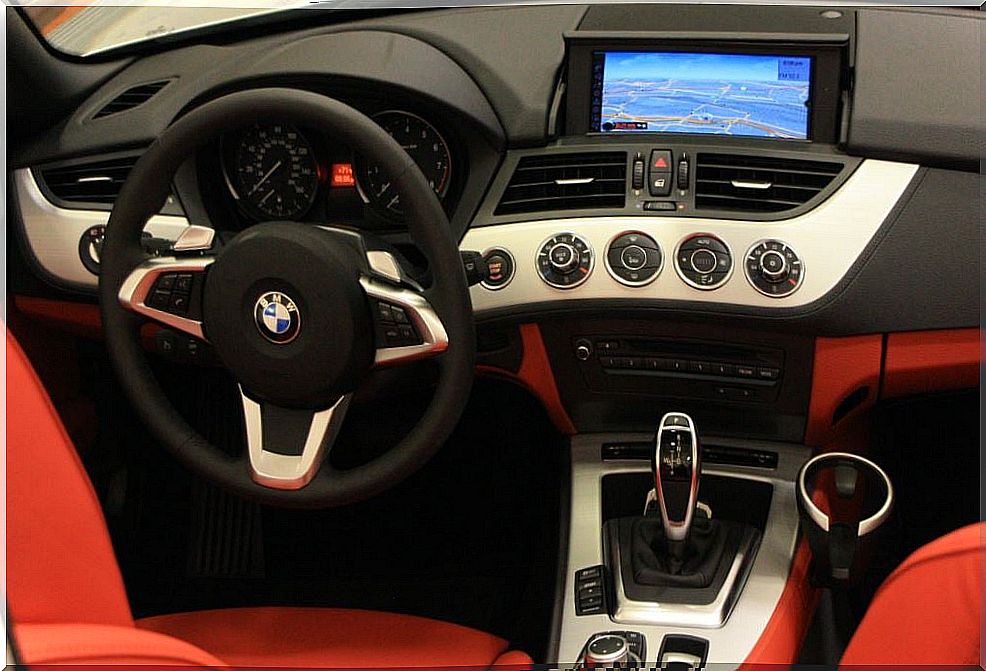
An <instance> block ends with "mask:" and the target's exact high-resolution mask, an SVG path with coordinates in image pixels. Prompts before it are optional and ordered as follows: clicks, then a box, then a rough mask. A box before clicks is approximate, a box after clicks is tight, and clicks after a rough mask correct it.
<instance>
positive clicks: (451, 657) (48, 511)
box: [5, 331, 531, 669]
mask: <svg viewBox="0 0 986 671" xmlns="http://www.w3.org/2000/svg"><path fill="white" fill-rule="evenodd" d="M6 351H7V362H6V365H7V565H6V568H7V574H6V576H5V577H6V584H7V604H8V612H9V614H10V619H11V622H12V623H13V633H14V643H15V645H16V648H17V652H18V653H19V656H20V661H21V662H23V663H26V664H29V665H32V666H38V665H46V664H51V665H66V664H73V665H102V666H107V667H109V666H113V665H121V664H122V665H137V664H140V665H154V666H159V667H168V666H172V667H179V666H213V667H216V666H247V667H252V666H263V667H285V666H286V667H294V668H298V667H322V668H342V667H348V668H354V667H359V668H381V667H389V668H401V667H403V668H412V667H430V668H436V667H443V666H460V667H461V666H465V667H470V668H474V669H487V668H490V667H491V666H497V667H499V666H501V665H508V666H515V667H516V668H526V667H527V666H529V665H530V664H531V659H530V657H528V656H527V655H526V654H524V653H520V652H508V651H507V642H506V641H504V640H503V639H501V638H498V637H496V636H492V635H490V634H485V633H483V632H479V631H475V630H473V629H468V628H466V627H461V626H458V625H454V624H449V623H445V622H438V621H435V620H428V619H425V618H420V617H412V616H408V615H396V614H391V613H377V612H370V611H361V610H341V609H328V608H326V609H319V608H240V609H230V610H214V611H204V612H196V613H182V614H177V615H166V616H161V617H153V618H148V619H144V620H139V621H137V622H136V623H135V622H134V620H133V618H132V616H131V613H130V607H129V605H128V602H127V597H126V592H125V590H124V585H123V579H122V577H121V575H120V570H119V567H118V566H117V563H116V558H115V556H114V554H113V547H112V545H111V543H110V538H109V533H108V531H107V529H106V524H105V521H104V519H103V515H102V510H101V508H100V506H99V501H98V500H97V498H96V494H95V492H94V491H93V489H92V485H91V483H90V482H89V480H88V478H87V477H86V474H85V470H84V469H83V467H82V463H81V461H80V460H79V457H78V454H77V453H76V451H75V448H74V447H73V446H72V444H71V442H70V441H69V439H68V436H67V434H66V433H65V430H64V428H63V427H62V424H61V422H60V421H59V419H58V416H57V415H56V414H55V411H54V409H53V407H52V405H51V402H50V400H49V398H48V395H47V393H46V392H45V390H44V388H43V386H42V385H41V382H40V380H39V379H38V377H37V376H36V375H35V373H34V370H33V369H32V368H31V365H30V363H29V362H28V360H27V358H26V357H25V356H24V353H23V352H22V351H21V349H20V347H19V346H18V345H17V343H16V342H15V341H14V339H13V336H12V335H11V334H10V332H9V331H8V333H7V350H6Z"/></svg>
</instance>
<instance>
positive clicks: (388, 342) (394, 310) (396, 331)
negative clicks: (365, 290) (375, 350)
mask: <svg viewBox="0 0 986 671" xmlns="http://www.w3.org/2000/svg"><path fill="white" fill-rule="evenodd" d="M376 314H377V329H376V331H377V342H378V343H379V346H380V347H410V346H412V345H420V344H421V336H419V335H418V332H417V330H416V329H415V328H414V324H412V323H411V319H410V318H409V317H408V315H407V312H406V311H405V310H404V308H402V307H399V306H397V305H392V304H390V303H386V302H384V301H376Z"/></svg>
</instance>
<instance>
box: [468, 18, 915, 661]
mask: <svg viewBox="0 0 986 671" xmlns="http://www.w3.org/2000/svg"><path fill="white" fill-rule="evenodd" d="M662 11H663V10H662V9H660V8H655V9H654V10H653V11H652V12H651V11H648V12H645V13H644V15H646V16H647V17H649V18H648V19H647V21H645V24H646V25H644V26H641V27H640V28H637V27H631V26H627V25H625V24H620V27H619V28H618V29H615V28H614V30H617V32H607V31H606V28H605V25H594V26H593V27H592V28H587V27H585V26H580V28H579V30H576V31H573V32H570V33H568V34H566V36H565V37H566V45H567V49H566V52H567V60H566V71H565V73H564V74H565V76H564V78H563V80H564V81H563V85H562V86H559V89H558V95H557V96H556V99H555V101H554V105H553V108H552V111H551V117H550V119H549V121H548V125H549V128H550V129H551V130H552V131H553V132H554V134H555V137H554V139H553V140H552V141H551V142H550V143H549V144H548V145H547V146H545V147H536V148H526V149H513V150H511V151H509V152H508V153H507V155H506V157H505V160H504V163H503V166H502V168H501V170H500V172H499V174H498V176H497V178H496V180H495V181H494V183H493V184H492V186H491V188H490V190H489V193H488V195H487V198H486V200H485V201H484V203H483V205H482V206H481V207H480V209H479V211H478V212H477V214H476V216H475V218H474V220H473V223H472V225H471V227H470V229H469V230H468V231H467V233H466V236H465V237H464V239H463V240H462V243H461V248H462V249H464V250H475V254H476V256H477V258H481V259H482V260H483V262H484V263H485V264H486V266H487V270H488V273H487V275H488V278H489V279H488V280H486V281H485V282H484V283H482V284H480V285H478V286H474V287H473V288H472V290H471V298H472V303H473V307H474V310H475V314H476V316H477V319H478V321H479V322H480V333H481V336H483V335H485V336H486V337H485V340H488V341H490V342H494V343H496V342H499V343H500V345H498V347H499V351H500V353H497V352H496V351H492V350H496V347H494V348H491V352H487V351H486V350H484V348H483V347H481V348H480V355H481V357H489V358H484V359H482V361H483V362H484V363H486V364H488V365H491V366H492V367H498V368H500V369H503V370H509V371H510V372H512V373H517V374H518V375H519V376H523V374H526V375H528V376H529V377H528V378H527V379H525V382H526V383H527V384H528V386H529V387H532V388H537V387H538V384H540V382H541V381H540V380H534V379H532V378H533V377H539V376H550V377H551V378H552V379H551V380H550V382H546V383H545V386H547V387H549V389H548V391H547V392H545V396H544V398H546V399H547V401H546V405H550V406H551V407H552V408H554V410H555V414H556V415H563V416H564V420H566V421H565V422H562V423H561V424H559V426H562V425H563V426H564V428H565V429H566V430H569V431H574V432H575V435H574V436H573V437H572V439H571V501H570V511H569V512H570V515H569V519H570V526H569V534H568V539H567V545H568V547H567V556H566V559H565V561H564V562H563V571H564V580H565V583H564V587H563V591H562V592H561V593H560V596H559V598H560V601H561V603H560V607H559V609H558V613H557V620H556V626H555V642H556V649H555V650H554V651H553V652H554V653H555V656H554V658H553V659H554V660H555V661H558V662H559V663H560V664H571V663H574V662H576V660H578V664H581V665H584V666H614V665H623V666H625V665H627V664H631V665H633V664H644V665H648V666H653V665H654V664H657V665H658V666H659V667H661V668H679V669H684V668H689V669H691V668H700V667H705V666H706V665H713V664H715V665H717V667H716V668H736V667H737V666H739V665H740V664H742V663H743V662H744V661H745V660H746V659H747V658H748V656H749V655H750V653H751V651H752V650H753V649H754V648H755V646H756V645H757V642H758V640H760V637H761V635H762V634H763V633H764V631H765V629H766V628H767V626H768V623H769V622H770V620H771V618H772V617H773V616H774V614H775V610H776V609H777V606H778V604H779V602H780V600H781V595H782V593H783V592H784V590H785V586H786V584H787V581H788V577H789V574H790V573H791V569H792V562H793V559H794V555H795V548H796V545H797V544H798V541H799V498H798V497H799V491H802V490H805V489H806V487H803V486H800V485H799V482H798V475H799V470H800V469H802V467H803V466H804V465H805V464H806V462H808V460H809V458H810V457H811V452H810V449H809V448H807V447H805V446H804V445H803V444H802V443H803V441H804V440H805V435H806V427H807V425H808V419H809V418H808V414H809V405H810V396H811V389H812V382H813V379H812V378H813V375H814V374H815V373H814V369H813V364H814V344H815V341H814V337H813V335H810V334H808V333H806V332H805V331H804V330H798V329H795V328H790V329H787V328H785V327H787V326H789V324H790V322H788V321H787V320H788V319H790V320H792V321H793V320H796V319H800V318H803V317H806V316H809V315H812V314H813V313H815V312H816V311H818V310H819V309H820V308H821V307H823V306H825V305H826V304H828V303H829V302H831V301H832V300H833V297H834V296H837V295H838V294H839V293H840V292H841V291H843V290H844V289H845V287H846V286H848V285H849V284H851V282H852V280H853V277H854V275H855V274H856V273H858V272H859V269H860V267H861V266H862V265H864V264H865V261H866V259H867V258H868V255H869V254H871V253H872V249H873V248H874V245H875V244H877V243H878V242H879V240H880V236H881V231H884V230H885V225H886V223H887V221H888V220H889V219H890V218H891V217H892V214H893V212H894V210H895V208H896V207H897V206H898V202H899V201H901V199H902V198H904V197H905V194H906V193H907V191H908V189H909V188H911V184H912V181H913V179H914V177H915V174H916V173H917V170H918V167H917V166H915V165H908V164H902V163H892V162H885V161H874V160H860V159H858V158H855V157H852V156H849V155H847V154H846V153H845V152H843V151H842V150H841V149H840V147H839V143H840V142H842V141H843V139H844V135H845V131H846V123H845V120H846V119H847V118H848V115H849V113H850V109H849V108H850V106H851V95H850V93H851V91H850V87H851V59H852V49H851V44H850V41H851V35H850V34H849V33H847V32H843V29H848V28H849V27H850V26H849V23H847V22H845V21H839V20H837V19H838V18H839V17H841V16H842V14H841V13H839V12H833V13H831V14H830V15H829V16H826V15H825V13H824V12H823V13H821V14H819V15H818V18H817V19H814V20H813V21H811V22H809V24H810V26H811V28H810V29H807V28H806V29H805V31H803V32H800V31H793V32H790V33H786V34H785V33H782V32H780V31H776V32H772V33H769V34H766V33H761V34H753V33H735V34H729V33H706V32H702V31H701V30H699V28H698V27H693V28H692V29H691V30H689V31H686V32H684V33H682V32H679V33H675V32H673V31H667V32H662V30H665V29H664V28H662V26H663V25H664V17H662ZM815 14H817V13H815ZM598 15H599V16H603V15H605V17H608V18H607V19H606V20H608V21H611V22H617V23H619V21H621V19H619V17H617V16H616V15H615V14H609V13H607V12H604V11H602V10H600V12H598ZM600 20H602V19H600ZM826 22H830V23H826ZM809 24H806V25H809ZM835 26H839V27H840V29H835V28H834V27H835ZM830 27H831V28H832V29H831V30H830V31H827V30H826V28H830ZM731 317H738V318H736V319H732V318H731ZM531 322H533V324H530V323H531ZM518 323H519V324H530V326H531V327H533V330H534V331H536V335H537V342H536V343H534V342H532V341H531V340H530V338H532V337H533V336H531V335H530V334H531V333H532V329H530V328H529V329H527V330H525V331H524V333H526V334H527V338H528V340H525V342H524V347H523V348H522V349H524V352H522V353H520V354H517V357H521V358H523V356H524V354H525V353H526V352H527V350H528V349H531V350H532V351H537V352H538V353H539V354H538V357H534V358H535V359H536V363H532V362H531V361H523V362H521V361H519V360H511V358H510V356H508V355H509V354H510V352H514V353H516V349H514V350H511V349H510V348H509V347H508V346H507V345H508V344H509V343H510V342H511V336H510V333H511V329H512V328H516V326H517V324H518ZM497 329H500V330H499V331H497ZM497 336H501V337H497ZM481 340H483V338H482V337H481ZM516 340H517V338H513V341H516ZM533 345H536V347H534V346H533ZM529 346H530V347H529ZM503 353H506V354H503ZM496 357H500V359H499V360H496ZM515 358H516V357H515ZM865 393H866V392H865V390H864V392H863V394H864V396H865ZM854 394H855V393H854ZM856 398H857V397H856V396H855V395H850V396H849V397H847V399H846V400H845V401H844V403H843V404H840V405H839V406H838V407H837V408H836V409H835V411H834V413H833V416H832V417H831V418H825V419H826V420H828V419H831V420H832V422H833V423H835V422H837V421H838V420H839V419H841V417H843V416H845V414H846V413H848V412H850V411H851V410H852V409H853V407H854V406H853V403H855V402H858V401H857V400H854V399H856ZM847 464H848V465H847ZM850 466H856V467H857V470H858V471H859V472H860V473H862V472H863V471H865V468H864V466H863V465H860V464H856V463H850V461H849V458H848V457H847V458H844V459H843V460H842V461H839V462H838V463H837V464H835V466H833V467H832V468H831V469H830V470H832V471H833V472H835V471H838V472H839V473H842V472H843V471H846V470H847V469H849V468H850ZM839 469H841V470H839ZM813 477H814V479H815V480H817V481H818V482H820V483H824V482H827V480H825V478H821V477H818V476H817V474H816V475H814V476H813ZM826 477H828V476H826ZM833 477H836V480H838V479H839V478H842V479H843V480H845V479H846V478H847V477H848V476H845V475H844V474H843V475H838V476H833ZM858 477H859V478H862V477H863V476H858ZM871 479H873V480H874V482H876V478H871ZM847 482H848V480H847ZM853 482H855V480H853ZM845 488H846V489H847V491H848V490H849V489H853V488H852V487H848V485H847V486H846V487H845ZM869 489H873V488H869ZM875 489H876V490H877V491H883V490H882V489H880V488H879V487H877V488H875ZM886 489H887V491H888V492H889V491H890V489H889V484H888V485H887V488H886ZM861 491H862V490H861ZM878 498H879V497H878ZM886 498H887V499H888V500H889V498H891V497H890V495H889V494H888V495H887V497H886ZM881 500H882V499H881ZM800 506H801V510H802V511H807V513H804V514H815V509H814V508H813V506H812V505H810V504H806V503H804V502H801V504H800ZM885 512H886V511H885V510H884V509H882V508H878V509H877V510H876V511H875V512H873V514H872V515H871V517H870V518H866V519H867V520H869V519H873V520H877V521H879V520H880V519H881V515H885ZM850 517H851V516H850ZM816 518H817V519H816ZM805 519H808V520H814V522H812V523H813V524H814V525H815V527H813V530H812V534H811V535H812V539H813V540H812V547H813V548H814V549H816V551H817V552H822V551H824V552H826V553H828V554H829V555H831V556H830V560H829V563H830V564H831V566H832V568H831V569H830V570H828V574H830V576H835V575H839V576H849V575H851V574H852V573H853V572H854V570H855V568H854V567H855V562H856V561H857V558H859V557H861V556H862V555H863V554H865V547H866V545H867V544H866V543H863V542H862V541H859V542H856V541H855V539H856V538H859V539H862V538H863V537H864V535H865V534H864V531H867V532H868V526H867V525H866V524H863V525H861V526H860V528H859V529H856V532H858V533H857V536H853V533H854V527H853V526H852V524H851V523H848V522H846V523H844V524H842V525H841V526H832V527H831V528H833V529H836V532H835V533H833V532H830V531H829V527H827V526H826V525H829V522H828V521H827V520H830V519H833V520H834V519H835V518H834V517H831V516H830V517H824V516H822V515H819V514H815V517H811V516H810V515H809V517H806V518H805ZM819 520H821V521H819ZM867 524H868V523H867ZM830 526H831V525H830ZM781 661H783V660H781ZM791 661H793V660H791ZM719 665H722V666H719Z"/></svg>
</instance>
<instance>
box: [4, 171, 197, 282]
mask: <svg viewBox="0 0 986 671" xmlns="http://www.w3.org/2000/svg"><path fill="white" fill-rule="evenodd" d="M13 182H14V191H15V193H16V194H17V206H18V209H19V210H20V215H21V221H22V222H23V225H24V237H25V239H26V242H27V245H28V247H29V248H30V250H31V254H32V255H33V256H34V258H35V259H36V260H37V262H38V264H39V265H40V266H41V269H42V270H43V271H44V272H45V273H47V274H48V275H49V276H50V277H51V278H52V279H54V280H55V281H57V282H59V283H62V284H65V285H68V286H71V287H83V288H88V289H96V287H97V286H98V283H99V278H98V277H97V276H96V275H93V274H92V273H91V272H89V270H88V269H87V268H86V267H85V266H84V265H82V259H81V258H80V256H79V241H80V240H81V239H82V236H83V234H85V232H86V231H88V230H89V229H90V228H92V227H93V226H105V225H106V222H107V221H108V220H109V218H110V213H109V212H105V211H102V210H70V209H68V208H64V207H59V206H58V205H55V204H54V203H52V202H51V201H50V200H48V199H47V198H46V197H45V195H44V193H42V191H41V187H40V186H39V185H38V182H37V180H36V179H35V177H34V173H33V172H32V171H31V169H30V168H19V169H17V170H14V171H13ZM187 227H188V220H187V219H185V217H176V216H171V215H162V214H158V215H154V216H153V217H151V218H150V219H149V220H148V222H147V226H146V227H145V229H144V230H146V231H148V232H149V233H150V234H151V235H153V236H154V237H157V238H165V239H168V240H177V239H178V237H179V236H180V235H181V234H182V232H183V231H184V230H185V229H186V228H187Z"/></svg>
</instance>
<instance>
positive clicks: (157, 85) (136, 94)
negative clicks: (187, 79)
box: [92, 79, 171, 119]
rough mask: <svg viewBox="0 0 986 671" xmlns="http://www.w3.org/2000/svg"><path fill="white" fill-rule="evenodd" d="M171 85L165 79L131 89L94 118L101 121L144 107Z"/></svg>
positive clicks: (109, 103) (169, 81)
mask: <svg viewBox="0 0 986 671" xmlns="http://www.w3.org/2000/svg"><path fill="white" fill-rule="evenodd" d="M170 83H171V80H170V79H164V80H162V81H159V82H151V83H149V84H141V85H140V86H134V87H132V88H129V89H127V90H126V91H124V92H123V93H121V94H120V95H118V96H117V97H116V98H113V100H111V101H110V102H108V103H107V104H106V106H105V107H103V108H102V109H101V110H99V111H98V112H96V114H94V115H93V117H92V118H93V119H101V118H103V117H106V116H109V115H111V114H118V113H119V112H126V111H127V110H131V109H133V108H135V107H137V106H139V105H143V104H144V103H146V102H147V101H148V100H150V99H151V98H153V97H154V96H155V95H157V94H158V92H160V91H161V89H163V88H164V87H165V86H167V85H168V84H170Z"/></svg>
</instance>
